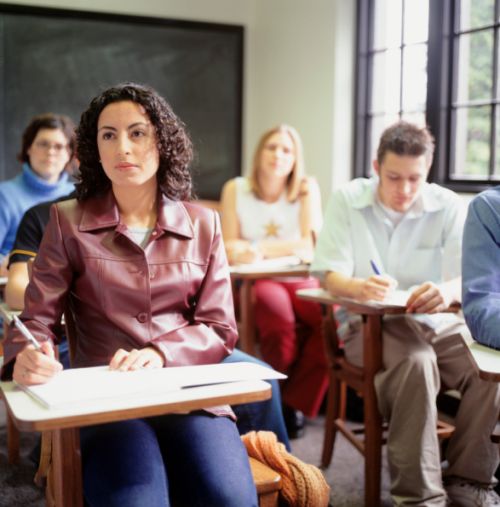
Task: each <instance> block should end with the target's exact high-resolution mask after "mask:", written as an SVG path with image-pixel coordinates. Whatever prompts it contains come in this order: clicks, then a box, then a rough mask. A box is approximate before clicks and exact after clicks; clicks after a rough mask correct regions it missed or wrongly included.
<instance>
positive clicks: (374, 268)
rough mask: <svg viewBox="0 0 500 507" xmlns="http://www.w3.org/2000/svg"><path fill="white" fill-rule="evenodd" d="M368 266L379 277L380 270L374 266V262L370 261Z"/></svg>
mask: <svg viewBox="0 0 500 507" xmlns="http://www.w3.org/2000/svg"><path fill="white" fill-rule="evenodd" d="M370 265H371V267H372V269H373V272H374V273H375V274H376V275H380V274H381V272H380V269H378V266H377V265H376V264H375V261H374V260H373V259H370Z"/></svg>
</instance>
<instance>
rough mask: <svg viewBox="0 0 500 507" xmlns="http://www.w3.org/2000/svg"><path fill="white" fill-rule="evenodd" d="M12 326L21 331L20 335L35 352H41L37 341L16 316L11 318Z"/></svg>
mask: <svg viewBox="0 0 500 507" xmlns="http://www.w3.org/2000/svg"><path fill="white" fill-rule="evenodd" d="M13 320H14V325H15V326H16V327H17V329H19V331H21V333H22V335H23V336H24V337H25V338H26V339H27V340H28V341H29V342H30V343H31V344H32V345H33V347H35V349H36V350H39V351H40V352H41V351H42V347H41V345H40V343H38V340H37V339H36V338H35V337H34V336H33V335H32V334H31V332H30V330H29V329H28V328H27V327H26V326H25V325H24V324H23V323H22V322H21V319H20V318H19V317H18V316H17V315H14V316H13Z"/></svg>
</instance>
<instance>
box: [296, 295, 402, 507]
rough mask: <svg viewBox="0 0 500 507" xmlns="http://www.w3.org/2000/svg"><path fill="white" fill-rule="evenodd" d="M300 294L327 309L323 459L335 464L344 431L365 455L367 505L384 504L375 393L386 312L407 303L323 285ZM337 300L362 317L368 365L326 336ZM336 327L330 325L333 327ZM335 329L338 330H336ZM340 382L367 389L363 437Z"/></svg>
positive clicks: (325, 463)
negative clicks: (363, 299)
mask: <svg viewBox="0 0 500 507" xmlns="http://www.w3.org/2000/svg"><path fill="white" fill-rule="evenodd" d="M297 296H298V297H299V298H300V299H304V300H306V301H312V302H314V303H320V304H321V305H322V306H323V309H324V314H325V323H324V326H325V328H324V332H325V345H326V351H327V356H328V361H329V364H330V374H329V375H330V387H329V392H328V406H327V419H326V422H325V437H324V442H323V452H322V458H321V464H322V466H323V467H327V466H328V465H329V464H330V461H331V458H332V452H333V446H334V442H335V434H336V431H337V430H338V431H340V432H341V433H342V434H343V435H344V436H345V437H346V439H347V441H348V442H349V443H351V444H352V445H353V446H354V447H355V448H356V449H357V450H358V451H359V452H360V453H361V454H362V455H363V456H364V460H365V505H366V506H368V507H378V506H379V505H380V474H381V465H382V441H383V439H382V433H383V426H382V417H381V415H380V412H379V410H378V405H377V397H376V393H375V384H374V378H375V374H376V373H377V372H378V371H379V370H380V369H381V368H382V319H383V317H384V315H387V314H402V313H404V312H405V308H404V307H403V306H397V305H383V304H379V303H375V304H369V303H360V302H357V301H354V300H352V299H347V298H341V297H334V296H331V295H330V294H329V293H328V291H326V290H324V289H301V290H298V291H297ZM333 305H339V306H342V307H344V308H345V309H346V310H348V311H349V312H352V313H356V314H358V315H361V317H362V319H363V366H362V367H356V366H354V365H352V364H351V363H349V362H348V361H346V360H345V358H344V357H343V354H342V353H341V351H339V350H338V349H339V347H338V344H337V341H336V340H333V339H326V337H329V336H330V334H331V332H332V331H331V329H335V328H334V326H335V321H334V318H333ZM329 328H331V329H329ZM333 332H334V331H333ZM341 382H344V383H346V384H347V385H349V386H350V387H354V388H355V389H356V390H357V391H359V392H361V393H362V396H363V405H364V440H360V439H359V438H358V436H357V434H356V433H355V432H354V431H352V430H351V429H350V428H349V427H348V426H347V425H346V424H345V421H344V419H343V416H342V412H343V409H342V408H341V404H342V403H343V402H342V401H341V399H342V397H341V393H342V390H341V387H340V386H341Z"/></svg>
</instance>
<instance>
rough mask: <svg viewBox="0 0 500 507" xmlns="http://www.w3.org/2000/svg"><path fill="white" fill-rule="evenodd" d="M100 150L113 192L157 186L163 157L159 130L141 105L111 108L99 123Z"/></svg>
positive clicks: (117, 104)
mask: <svg viewBox="0 0 500 507" xmlns="http://www.w3.org/2000/svg"><path fill="white" fill-rule="evenodd" d="M97 147H98V149H99V156H100V159H101V165H102V167H103V169H104V172H105V173H106V176H107V177H108V178H109V179H110V180H111V184H112V186H113V188H116V187H123V188H126V187H131V188H132V187H138V186H143V185H156V173H157V171H158V166H159V163H160V154H159V151H158V147H157V141H156V134H155V129H154V127H153V125H152V123H151V122H150V120H149V117H148V115H147V114H146V111H145V110H144V108H143V107H142V106H141V105H140V104H137V103H135V102H132V101H129V100H126V101H121V102H113V103H112V104H109V105H107V106H106V107H105V108H104V109H103V110H102V111H101V114H100V115H99V119H98V121H97Z"/></svg>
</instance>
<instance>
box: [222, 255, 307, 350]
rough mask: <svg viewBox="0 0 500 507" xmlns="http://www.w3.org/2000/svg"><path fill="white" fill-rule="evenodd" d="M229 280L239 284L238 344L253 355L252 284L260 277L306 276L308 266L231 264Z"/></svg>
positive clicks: (236, 284) (234, 285) (235, 285)
mask: <svg viewBox="0 0 500 507" xmlns="http://www.w3.org/2000/svg"><path fill="white" fill-rule="evenodd" d="M230 273H231V281H232V282H233V288H234V287H238V285H239V305H240V321H239V329H238V331H239V335H240V339H239V346H240V348H241V350H243V352H246V353H247V354H250V355H251V356H254V355H255V342H256V337H255V322H254V312H253V297H252V295H253V291H252V288H253V284H254V283H255V281H256V280H259V279H261V278H282V277H287V276H296V277H308V276H309V266H308V265H306V264H298V265H295V266H286V265H285V266H281V267H269V268H265V267H263V264H261V263H255V264H242V265H239V266H231V267H230Z"/></svg>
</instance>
